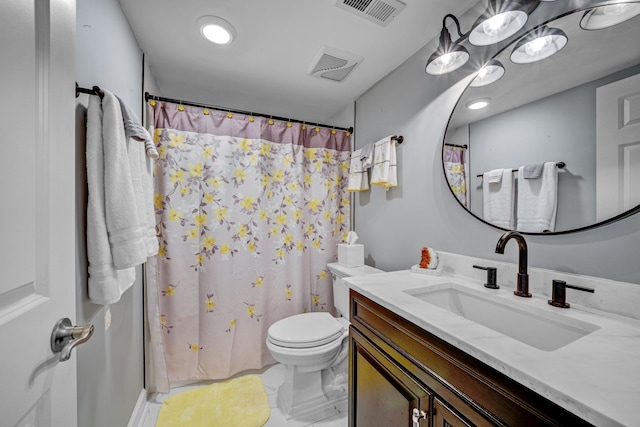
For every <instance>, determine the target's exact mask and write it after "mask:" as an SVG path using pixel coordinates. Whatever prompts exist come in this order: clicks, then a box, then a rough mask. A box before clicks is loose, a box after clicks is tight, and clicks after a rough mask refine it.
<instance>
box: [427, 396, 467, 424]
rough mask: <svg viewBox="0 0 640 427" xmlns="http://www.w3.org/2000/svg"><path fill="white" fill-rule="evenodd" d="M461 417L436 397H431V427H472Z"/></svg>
mask: <svg viewBox="0 0 640 427" xmlns="http://www.w3.org/2000/svg"><path fill="white" fill-rule="evenodd" d="M472 426H473V424H470V423H468V422H466V421H465V420H464V419H463V418H462V417H460V416H458V415H457V414H455V413H454V412H453V411H451V410H450V409H449V408H448V407H447V406H445V404H444V403H442V402H441V401H440V399H438V398H437V397H436V398H434V399H433V427H472Z"/></svg>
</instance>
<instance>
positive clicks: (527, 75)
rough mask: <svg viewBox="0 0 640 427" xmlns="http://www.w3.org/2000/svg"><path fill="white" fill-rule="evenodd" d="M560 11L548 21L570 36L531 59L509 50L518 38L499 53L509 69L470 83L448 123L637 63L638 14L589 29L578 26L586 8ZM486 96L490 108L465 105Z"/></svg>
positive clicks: (639, 53)
mask: <svg viewBox="0 0 640 427" xmlns="http://www.w3.org/2000/svg"><path fill="white" fill-rule="evenodd" d="M558 3H560V2H558ZM587 3H589V4H587ZM595 3H597V1H583V4H582V5H581V6H582V7H584V8H588V7H589V6H593V4H595ZM568 9H569V10H571V9H572V8H571V7H569V8H568ZM561 12H563V13H560V14H559V15H560V17H559V18H557V19H553V20H552V21H550V22H548V23H547V24H548V25H549V26H550V27H553V28H559V29H561V30H563V31H564V32H565V34H566V35H567V37H568V40H569V41H568V43H567V45H566V46H565V47H564V48H563V49H562V50H561V51H560V52H558V53H557V54H555V55H553V56H551V57H549V58H547V59H545V60H542V61H539V62H536V63H532V64H514V63H513V62H512V61H511V60H510V59H509V55H510V54H511V52H512V50H513V45H514V44H515V43H516V42H517V40H518V39H517V38H516V39H515V40H514V41H513V42H512V43H511V44H509V45H507V46H506V47H505V48H504V50H502V52H500V53H499V54H498V55H497V56H496V57H495V58H496V59H498V60H499V61H500V62H501V63H502V65H503V66H504V68H505V70H506V71H505V74H504V76H503V77H502V78H501V79H500V80H498V82H496V83H497V84H490V85H487V86H482V87H476V88H473V87H467V89H466V90H465V92H464V93H463V94H462V96H461V97H460V99H459V100H458V104H457V105H456V108H455V110H454V113H453V115H452V117H451V120H450V122H449V127H450V128H457V127H459V126H462V125H466V124H468V123H473V122H477V121H479V120H482V119H484V118H487V117H490V116H493V115H496V114H499V113H502V112H505V111H509V110H512V109H514V108H516V107H519V106H521V105H524V104H529V103H531V102H533V101H536V100H539V99H542V98H545V97H548V96H551V95H554V94H556V93H559V92H562V91H565V90H568V89H571V88H573V87H576V86H579V85H582V84H584V83H587V82H591V81H594V80H597V79H599V78H601V77H604V76H607V75H609V74H612V73H614V72H617V71H621V70H624V69H626V68H629V67H632V66H637V65H638V62H639V58H640V43H638V40H640V16H637V17H635V18H633V19H631V20H629V21H626V22H623V23H620V24H618V25H615V26H613V27H609V28H604V29H601V30H597V31H585V30H583V29H581V28H580V19H581V18H582V16H583V14H584V10H582V9H580V10H579V11H576V12H574V13H569V14H565V13H564V12H565V11H564V10H561ZM552 15H553V16H556V14H552ZM536 17H537V16H536V14H532V18H531V20H532V21H533V20H535V19H536ZM546 17H547V15H545V14H543V18H542V19H539V20H541V21H545V20H546ZM469 74H470V73H469ZM482 98H484V99H490V100H491V102H490V104H489V106H488V107H487V108H483V109H481V110H470V109H468V108H466V105H467V104H468V103H470V102H471V101H474V100H477V99H482Z"/></svg>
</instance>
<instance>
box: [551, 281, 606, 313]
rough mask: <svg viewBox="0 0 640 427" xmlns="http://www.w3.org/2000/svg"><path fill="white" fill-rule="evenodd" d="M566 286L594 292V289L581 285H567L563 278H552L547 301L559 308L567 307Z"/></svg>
mask: <svg viewBox="0 0 640 427" xmlns="http://www.w3.org/2000/svg"><path fill="white" fill-rule="evenodd" d="M567 288H570V289H575V290H578V291H584V292H591V293H594V292H595V289H591V288H583V287H582V286H575V285H569V284H567V282H565V281H564V280H553V284H552V288H551V299H550V300H549V301H547V302H548V303H549V305H552V306H554V307H560V308H569V307H570V305H569V303H568V302H567Z"/></svg>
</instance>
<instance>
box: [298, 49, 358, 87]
mask: <svg viewBox="0 0 640 427" xmlns="http://www.w3.org/2000/svg"><path fill="white" fill-rule="evenodd" d="M363 59H364V58H363V57H362V56H358V55H354V54H352V53H349V52H345V51H342V50H339V49H335V48H332V47H328V46H322V47H321V48H320V50H319V51H318V53H317V54H316V56H315V57H314V58H313V60H312V61H311V64H310V65H309V68H307V74H308V75H310V76H313V77H320V78H323V79H329V80H335V81H338V82H341V81H342V80H344V79H345V78H346V77H347V76H348V75H349V73H351V71H353V69H354V68H355V67H356V65H358V64H359V63H361V62H362V60H363Z"/></svg>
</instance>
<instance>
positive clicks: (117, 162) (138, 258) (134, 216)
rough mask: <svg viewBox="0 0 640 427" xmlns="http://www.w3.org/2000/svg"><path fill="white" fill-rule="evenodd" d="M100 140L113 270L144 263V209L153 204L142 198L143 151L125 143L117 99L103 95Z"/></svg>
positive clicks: (107, 92)
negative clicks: (148, 204) (141, 163)
mask: <svg viewBox="0 0 640 427" xmlns="http://www.w3.org/2000/svg"><path fill="white" fill-rule="evenodd" d="M102 113H103V118H102V140H103V151H104V188H105V211H106V215H105V216H106V222H107V231H108V232H109V244H110V246H111V256H112V257H113V264H114V265H115V267H116V268H117V269H123V268H128V267H134V266H136V265H139V264H142V263H143V262H145V261H146V260H147V255H148V254H149V252H150V249H151V248H148V247H147V246H148V244H147V243H145V236H146V235H147V234H148V225H147V224H146V215H145V214H144V206H145V204H147V203H153V200H152V199H149V200H146V199H145V197H144V194H145V191H144V190H143V184H142V181H143V180H145V179H149V180H150V179H151V177H150V176H146V175H142V171H143V170H146V169H147V168H146V167H143V166H142V165H140V161H141V159H142V158H144V147H143V146H142V144H139V143H128V141H127V138H126V136H125V133H124V127H123V121H122V112H121V109H120V103H119V102H118V99H117V98H116V97H115V96H114V95H113V94H112V93H110V92H109V91H106V90H105V91H104V98H103V99H102Z"/></svg>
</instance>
